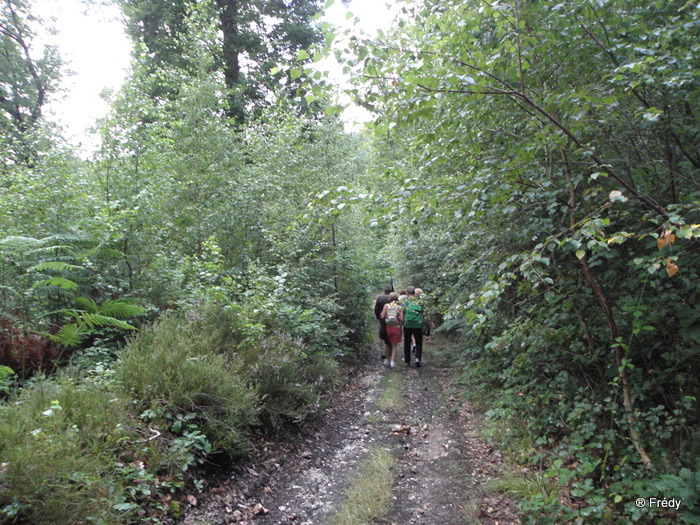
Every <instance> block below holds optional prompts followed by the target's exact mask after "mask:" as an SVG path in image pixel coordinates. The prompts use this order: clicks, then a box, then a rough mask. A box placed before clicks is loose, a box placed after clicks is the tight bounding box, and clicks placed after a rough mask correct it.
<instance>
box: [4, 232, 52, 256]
mask: <svg viewBox="0 0 700 525" xmlns="http://www.w3.org/2000/svg"><path fill="white" fill-rule="evenodd" d="M43 245H44V243H43V239H35V238H34V237H25V236H23V235H12V236H10V237H5V238H4V239H2V240H0V248H2V249H3V250H4V249H7V250H8V251H12V252H27V251H29V250H33V249H35V248H37V247H38V246H43Z"/></svg>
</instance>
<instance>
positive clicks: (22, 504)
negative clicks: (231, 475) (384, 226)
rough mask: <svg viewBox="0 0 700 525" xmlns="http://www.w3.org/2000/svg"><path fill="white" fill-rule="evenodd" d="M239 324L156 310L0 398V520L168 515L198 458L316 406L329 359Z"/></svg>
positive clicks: (228, 312) (221, 315)
mask: <svg viewBox="0 0 700 525" xmlns="http://www.w3.org/2000/svg"><path fill="white" fill-rule="evenodd" d="M239 323H240V320H239V319H238V316H237V314H236V312H235V311H234V309H225V308H204V309H201V310H199V311H198V312H197V315H192V314H190V315H187V314H185V315H182V314H172V313H171V314H167V315H165V316H163V317H162V318H161V319H159V320H158V321H156V322H155V323H154V324H153V325H151V326H148V327H145V328H143V329H142V331H141V332H140V334H139V335H138V336H137V337H135V338H134V339H133V340H132V341H131V342H130V343H129V344H128V345H127V346H126V347H125V348H124V349H123V350H122V351H121V353H120V358H119V360H117V361H116V362H115V363H114V366H113V368H111V367H110V368H107V369H104V370H102V371H101V373H99V374H94V373H92V372H91V371H88V370H86V369H81V368H79V367H72V368H70V369H65V370H63V371H62V372H61V373H60V374H59V375H58V376H56V377H54V378H52V379H39V378H37V379H36V380H34V382H33V384H30V385H27V386H25V388H23V389H22V391H21V393H20V394H19V395H18V396H17V398H16V400H14V401H15V402H12V403H7V404H3V405H0V455H1V456H2V458H3V459H2V464H1V466H0V517H1V519H2V521H3V522H9V523H103V524H118V523H129V522H135V521H139V522H141V521H143V520H144V519H146V518H151V519H155V520H157V519H161V518H164V517H165V516H166V515H170V516H171V517H176V516H177V514H178V513H179V508H180V504H179V503H178V498H181V497H183V496H181V492H180V490H181V489H182V488H183V487H184V486H185V484H186V483H187V482H188V481H192V480H193V479H194V476H193V474H192V471H193V470H194V469H195V468H196V467H197V466H198V465H200V464H201V463H203V462H204V461H205V460H207V459H209V460H212V459H214V460H221V461H223V460H224V459H228V460H230V459H236V458H240V457H242V456H244V455H246V454H250V453H252V451H253V450H254V446H255V445H254V444H255V441H256V439H258V438H260V437H261V436H262V435H264V433H265V432H268V431H272V430H276V429H278V428H280V427H282V426H284V425H289V424H294V423H300V422H303V421H304V420H305V419H306V418H307V417H308V416H309V415H311V414H312V413H313V412H314V411H316V410H318V409H320V408H322V407H323V406H324V399H325V396H326V395H327V394H328V393H329V392H330V391H331V390H332V388H333V387H334V385H335V384H336V383H337V380H338V377H339V372H338V371H339V367H338V364H337V362H336V361H334V360H333V359H332V358H330V357H328V356H326V355H324V354H323V353H320V352H314V351H312V349H310V348H308V347H305V346H304V343H303V341H302V340H293V339H292V338H291V337H290V336H289V335H287V334H285V333H284V332H283V331H282V330H281V328H280V327H274V326H272V325H270V326H267V327H265V329H264V330H261V331H259V332H258V335H257V336H255V337H253V336H251V334H250V333H248V334H244V333H241V332H240V330H241V327H240V326H238V324H239ZM93 372H94V371H93Z"/></svg>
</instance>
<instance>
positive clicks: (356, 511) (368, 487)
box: [330, 447, 396, 525]
mask: <svg viewBox="0 0 700 525" xmlns="http://www.w3.org/2000/svg"><path fill="white" fill-rule="evenodd" d="M395 478H396V458H395V457H394V455H393V454H392V453H391V452H390V451H388V450H384V449H382V448H379V447H372V448H370V450H369V452H368V453H367V455H366V456H365V458H364V459H363V460H362V462H361V463H360V469H359V472H358V473H357V475H356V476H355V477H354V478H353V479H351V480H350V483H349V485H348V489H347V499H346V500H345V502H344V503H343V505H342V506H341V508H340V509H338V511H337V512H336V513H335V515H334V516H333V518H332V519H331V520H330V523H331V524H332V525H362V524H364V523H371V522H372V521H374V520H375V519H376V517H380V516H382V514H384V513H386V512H387V511H388V510H389V509H390V508H391V504H392V490H391V488H392V486H393V484H394V480H395Z"/></svg>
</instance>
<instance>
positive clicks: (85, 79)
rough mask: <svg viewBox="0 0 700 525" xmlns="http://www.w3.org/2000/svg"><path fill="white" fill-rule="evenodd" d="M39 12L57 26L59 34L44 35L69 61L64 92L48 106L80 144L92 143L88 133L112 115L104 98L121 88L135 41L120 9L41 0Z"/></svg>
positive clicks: (37, 2)
mask: <svg viewBox="0 0 700 525" xmlns="http://www.w3.org/2000/svg"><path fill="white" fill-rule="evenodd" d="M33 9H34V10H35V12H36V13H37V14H38V15H39V16H40V17H42V18H44V19H46V20H47V23H50V21H49V19H50V18H53V19H54V23H53V24H52V25H53V26H54V28H55V29H56V31H57V34H56V35H49V36H44V38H45V39H46V41H47V42H48V43H50V44H53V45H56V46H57V47H58V52H59V54H60V56H61V59H62V60H63V62H64V73H63V80H62V82H61V90H62V91H63V94H58V96H56V95H54V96H53V100H52V101H50V103H49V105H48V108H47V109H48V114H49V116H52V117H53V120H54V121H56V122H58V123H59V124H60V125H62V126H63V127H64V128H65V129H66V132H67V138H68V139H69V140H70V141H71V142H73V143H74V144H76V145H77V144H78V143H80V142H85V141H86V140H90V139H89V138H88V132H87V129H88V128H89V127H90V126H92V125H94V124H95V121H96V119H98V118H101V117H104V116H105V115H106V114H107V112H108V111H109V106H108V104H107V103H106V102H105V101H104V100H103V99H102V98H101V97H100V94H101V93H102V91H103V90H104V89H112V90H115V91H116V90H118V89H119V88H120V87H121V85H122V84H123V82H124V78H125V76H126V72H127V69H128V67H129V63H130V61H131V42H130V40H129V38H128V37H127V36H126V34H125V32H124V26H123V25H122V22H121V20H120V17H121V12H120V10H119V9H118V8H117V7H116V6H114V5H111V6H91V7H90V8H89V10H88V11H86V7H85V6H84V5H83V4H82V2H80V0H35V5H34V8H33Z"/></svg>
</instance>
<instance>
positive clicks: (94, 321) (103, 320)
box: [81, 312, 136, 330]
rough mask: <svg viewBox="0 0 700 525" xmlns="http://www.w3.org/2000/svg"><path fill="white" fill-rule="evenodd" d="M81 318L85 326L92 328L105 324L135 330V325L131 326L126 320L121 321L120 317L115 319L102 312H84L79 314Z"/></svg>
mask: <svg viewBox="0 0 700 525" xmlns="http://www.w3.org/2000/svg"><path fill="white" fill-rule="evenodd" d="M81 319H82V321H83V323H85V325H86V326H88V327H89V328H92V329H94V328H96V327H98V328H102V327H105V326H113V327H115V328H121V329H123V330H136V327H135V326H131V325H130V324H129V323H127V322H126V321H122V320H120V319H116V318H114V317H109V316H106V315H102V314H93V313H88V312H85V313H84V314H83V315H82V316H81Z"/></svg>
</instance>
